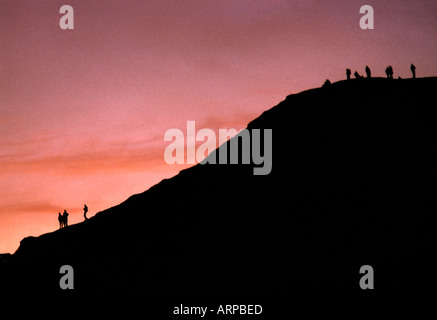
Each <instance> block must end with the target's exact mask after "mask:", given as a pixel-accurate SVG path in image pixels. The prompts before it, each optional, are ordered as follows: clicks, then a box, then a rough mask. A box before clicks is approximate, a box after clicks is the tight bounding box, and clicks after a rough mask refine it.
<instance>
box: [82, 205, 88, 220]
mask: <svg viewBox="0 0 437 320" xmlns="http://www.w3.org/2000/svg"><path fill="white" fill-rule="evenodd" d="M87 212H88V207H87V206H86V204H84V206H83V217H84V218H85V220H88V218H87V217H86V213H87Z"/></svg>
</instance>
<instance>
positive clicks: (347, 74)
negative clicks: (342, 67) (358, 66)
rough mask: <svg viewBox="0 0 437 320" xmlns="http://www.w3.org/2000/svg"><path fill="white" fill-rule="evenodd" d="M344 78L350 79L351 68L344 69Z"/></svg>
mask: <svg viewBox="0 0 437 320" xmlns="http://www.w3.org/2000/svg"><path fill="white" fill-rule="evenodd" d="M346 79H348V80H350V79H351V69H346Z"/></svg>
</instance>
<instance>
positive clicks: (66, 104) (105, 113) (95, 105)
mask: <svg viewBox="0 0 437 320" xmlns="http://www.w3.org/2000/svg"><path fill="white" fill-rule="evenodd" d="M64 4H69V5H71V6H72V7H73V9H74V30H61V28H60V27H59V20H60V18H61V17H62V14H60V13H59V9H60V7H61V6H62V5H64ZM366 4H367V5H371V6H373V8H374V11H375V29H374V30H361V29H360V27H359V20H360V18H361V16H362V15H361V14H360V13H359V9H360V7H361V6H362V5H366ZM436 17H437V2H436V1H435V0H416V1H411V0H384V1H382V0H378V1H364V0H360V1H358V0H330V1H324V0H171V1H170V0H159V1H155V0H154V1H148V0H105V1H103V0H101V1H95V0H91V1H90V0H80V1H76V0H68V1H54V0H50V1H46V0H32V1H30V0H28V1H19V0H1V1H0V39H1V40H0V200H1V201H0V253H3V252H14V251H15V250H16V249H17V247H18V245H19V241H20V240H21V239H22V238H23V237H26V236H30V235H32V236H37V235H40V234H42V233H46V232H50V231H53V230H56V229H57V228H58V221H57V213H58V212H59V211H63V210H64V209H67V211H69V213H70V223H77V222H80V221H82V220H83V211H82V208H83V205H84V203H86V204H87V205H88V207H89V209H90V212H89V213H88V216H93V215H94V214H95V213H96V212H98V211H101V210H103V209H105V208H108V207H111V206H113V205H116V204H118V203H120V202H122V201H123V200H125V199H126V198H127V197H129V196H130V195H132V194H134V193H140V192H143V191H145V190H146V189H148V188H149V187H150V186H152V185H154V184H156V183H157V182H159V181H160V180H161V179H163V178H167V177H171V176H173V175H175V174H177V172H179V171H180V170H181V169H183V168H185V167H187V166H186V165H173V166H170V165H168V164H166V162H165V161H164V157H163V155H164V149H165V147H166V146H167V145H168V144H169V143H168V142H164V140H163V138H164V133H165V131H166V130H168V129H171V128H179V129H181V130H182V131H184V132H185V130H186V123H187V121H189V120H195V121H196V129H197V130H199V129H201V128H206V127H207V128H211V129H213V130H214V131H216V132H217V131H218V129H219V128H235V129H242V128H244V127H245V126H246V125H247V123H248V122H249V121H250V120H252V119H254V118H255V117H257V116H258V115H260V114H261V113H262V112H263V111H264V110H266V109H268V108H270V107H272V106H274V105H276V104H277V103H279V102H280V101H282V100H283V99H284V98H285V97H286V96H287V95H288V94H291V93H297V92H300V91H302V90H306V89H310V88H313V87H319V86H321V85H322V84H323V82H324V81H325V80H326V79H327V78H329V79H330V80H331V81H332V82H333V81H338V80H341V79H344V78H345V69H346V68H350V69H351V70H352V72H354V71H355V70H357V71H358V72H359V73H361V74H364V68H365V66H366V65H369V67H370V68H371V69H372V74H373V75H375V76H384V69H385V67H386V66H387V65H389V64H391V65H392V66H393V69H394V76H395V77H396V78H397V77H398V76H401V77H410V70H409V67H410V64H411V63H414V64H415V65H416V67H417V75H418V77H426V76H436V75H437V37H436V34H437V19H436ZM273 165H274V164H273Z"/></svg>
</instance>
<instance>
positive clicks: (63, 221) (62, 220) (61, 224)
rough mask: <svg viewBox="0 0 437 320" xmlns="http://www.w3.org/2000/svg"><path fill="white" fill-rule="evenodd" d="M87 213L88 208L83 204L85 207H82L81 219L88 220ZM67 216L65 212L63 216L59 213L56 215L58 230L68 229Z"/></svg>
mask: <svg viewBox="0 0 437 320" xmlns="http://www.w3.org/2000/svg"><path fill="white" fill-rule="evenodd" d="M87 212H88V207H87V205H86V204H85V205H84V206H83V217H84V219H85V220H88V218H87V216H86V214H87ZM68 216H69V214H68V212H67V210H64V213H63V214H61V213H60V212H59V214H58V221H59V229H62V228H65V227H68Z"/></svg>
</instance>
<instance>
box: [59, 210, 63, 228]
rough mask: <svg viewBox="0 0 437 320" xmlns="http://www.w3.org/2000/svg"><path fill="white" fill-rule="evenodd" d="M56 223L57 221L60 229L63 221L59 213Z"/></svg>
mask: <svg viewBox="0 0 437 320" xmlns="http://www.w3.org/2000/svg"><path fill="white" fill-rule="evenodd" d="M58 221H59V229H62V227H63V224H64V220H63V219H62V215H61V213H60V212H59V213H58Z"/></svg>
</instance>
